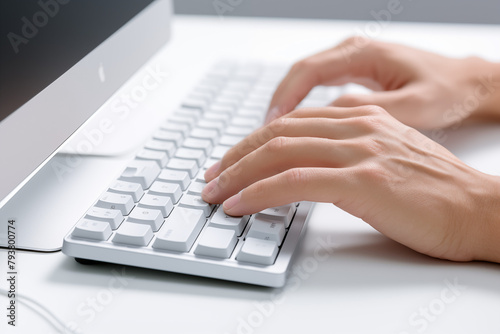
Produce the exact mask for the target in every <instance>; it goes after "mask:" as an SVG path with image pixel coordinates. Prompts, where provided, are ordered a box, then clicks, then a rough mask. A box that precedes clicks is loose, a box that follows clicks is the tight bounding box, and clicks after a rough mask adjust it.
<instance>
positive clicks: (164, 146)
mask: <svg viewBox="0 0 500 334" xmlns="http://www.w3.org/2000/svg"><path fill="white" fill-rule="evenodd" d="M144 147H145V148H147V149H149V150H153V151H160V152H165V154H167V156H168V157H169V158H171V157H173V156H174V153H175V149H176V147H175V144H174V143H172V142H169V141H161V140H154V139H152V140H150V141H148V142H147V143H146V145H144Z"/></svg>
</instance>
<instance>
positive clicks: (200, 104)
mask: <svg viewBox="0 0 500 334" xmlns="http://www.w3.org/2000/svg"><path fill="white" fill-rule="evenodd" d="M182 106H183V107H186V108H196V109H200V110H205V109H206V108H207V107H208V103H207V101H205V100H202V99H194V98H187V99H185V100H184V101H183V102H182Z"/></svg>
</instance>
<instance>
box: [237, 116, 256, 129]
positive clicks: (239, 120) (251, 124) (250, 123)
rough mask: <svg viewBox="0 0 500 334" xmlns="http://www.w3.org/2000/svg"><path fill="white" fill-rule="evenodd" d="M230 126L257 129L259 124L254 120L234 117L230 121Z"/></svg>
mask: <svg viewBox="0 0 500 334" xmlns="http://www.w3.org/2000/svg"><path fill="white" fill-rule="evenodd" d="M231 125H234V126H247V127H253V128H257V127H258V126H260V122H259V121H258V120H257V119H255V118H250V117H241V116H236V117H233V119H232V120H231Z"/></svg>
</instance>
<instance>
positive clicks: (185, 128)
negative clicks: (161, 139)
mask: <svg viewBox="0 0 500 334" xmlns="http://www.w3.org/2000/svg"><path fill="white" fill-rule="evenodd" d="M160 128H161V129H163V130H167V131H172V132H180V133H182V135H183V136H184V137H187V136H188V135H189V131H191V128H190V127H189V125H187V124H179V123H172V122H168V121H167V122H165V123H163V124H162V125H161V127H160Z"/></svg>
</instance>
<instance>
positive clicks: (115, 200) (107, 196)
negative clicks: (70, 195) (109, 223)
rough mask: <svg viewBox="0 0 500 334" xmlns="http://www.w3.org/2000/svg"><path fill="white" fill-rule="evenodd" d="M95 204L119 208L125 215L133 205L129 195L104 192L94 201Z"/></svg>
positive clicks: (114, 208) (106, 207) (113, 208)
mask: <svg viewBox="0 0 500 334" xmlns="http://www.w3.org/2000/svg"><path fill="white" fill-rule="evenodd" d="M96 206H97V207H99V208H103V209H112V210H120V211H121V213H122V215H124V216H126V215H128V213H129V212H130V211H131V210H132V208H133V207H134V200H133V199H132V196H130V195H121V194H115V193H110V192H106V193H104V194H103V195H102V196H101V198H99V200H98V201H97V203H96Z"/></svg>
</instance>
